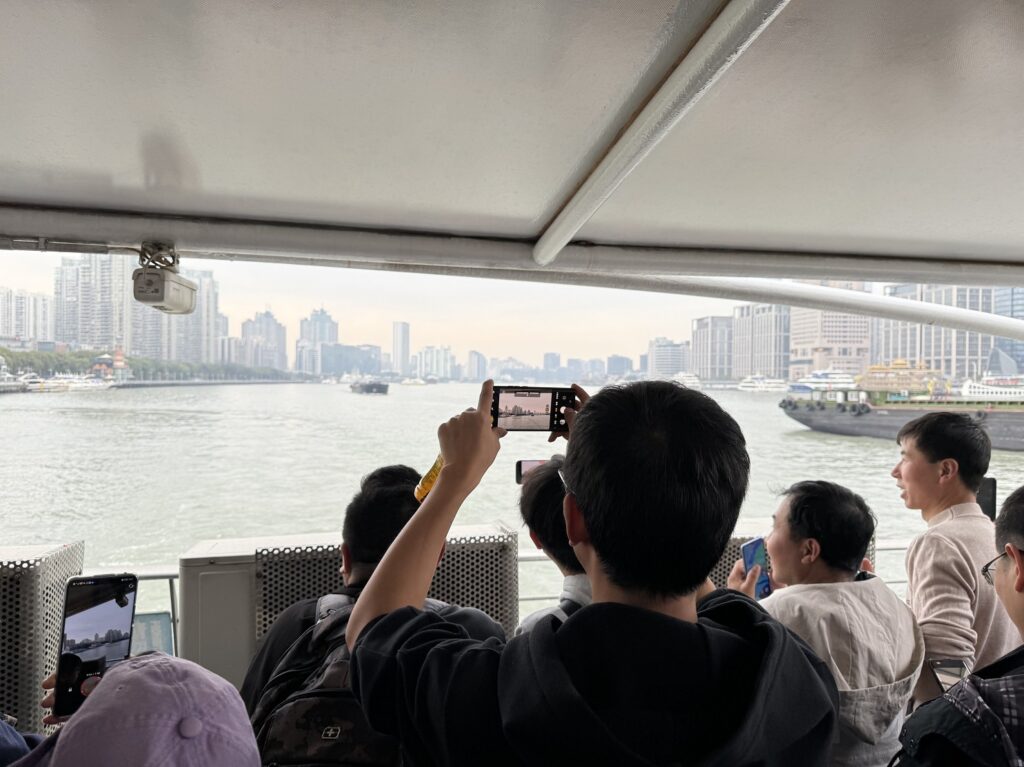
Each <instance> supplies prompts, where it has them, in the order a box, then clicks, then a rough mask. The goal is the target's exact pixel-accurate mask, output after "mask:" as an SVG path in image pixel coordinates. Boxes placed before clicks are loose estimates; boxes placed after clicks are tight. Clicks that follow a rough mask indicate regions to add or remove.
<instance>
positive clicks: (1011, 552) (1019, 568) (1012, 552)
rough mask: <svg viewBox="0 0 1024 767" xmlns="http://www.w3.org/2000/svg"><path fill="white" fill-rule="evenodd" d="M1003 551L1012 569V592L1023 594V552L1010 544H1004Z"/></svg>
mask: <svg viewBox="0 0 1024 767" xmlns="http://www.w3.org/2000/svg"><path fill="white" fill-rule="evenodd" d="M1005 551H1006V555H1007V556H1008V557H1009V558H1010V563H1011V566H1012V567H1013V573H1012V576H1013V590H1014V591H1016V592H1017V593H1018V594H1022V593H1024V552H1021V550H1020V549H1018V548H1017V547H1016V546H1014V545H1013V544H1011V543H1008V544H1006V548H1005Z"/></svg>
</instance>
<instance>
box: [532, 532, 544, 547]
mask: <svg viewBox="0 0 1024 767" xmlns="http://www.w3.org/2000/svg"><path fill="white" fill-rule="evenodd" d="M530 540H531V541H533V545H534V546H536V547H537V548H538V549H543V548H544V547H543V546H541V545H540V538H538V537H537V533H535V532H533V530H530Z"/></svg>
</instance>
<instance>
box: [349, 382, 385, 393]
mask: <svg viewBox="0 0 1024 767" xmlns="http://www.w3.org/2000/svg"><path fill="white" fill-rule="evenodd" d="M350 388H351V389H352V391H354V392H355V393H356V394H387V393H388V385H387V384H386V383H384V382H383V381H356V382H354V383H353V384H351V386H350Z"/></svg>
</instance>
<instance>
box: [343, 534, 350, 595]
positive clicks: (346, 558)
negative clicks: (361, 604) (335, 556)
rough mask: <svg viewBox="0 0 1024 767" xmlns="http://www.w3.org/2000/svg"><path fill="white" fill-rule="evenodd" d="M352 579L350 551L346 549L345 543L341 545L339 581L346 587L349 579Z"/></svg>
mask: <svg viewBox="0 0 1024 767" xmlns="http://www.w3.org/2000/svg"><path fill="white" fill-rule="evenodd" d="M351 577H352V550H351V549H350V548H349V547H348V544H347V543H343V544H341V579H342V580H343V581H344V582H345V585H346V586H347V585H348V580H349V578H351Z"/></svg>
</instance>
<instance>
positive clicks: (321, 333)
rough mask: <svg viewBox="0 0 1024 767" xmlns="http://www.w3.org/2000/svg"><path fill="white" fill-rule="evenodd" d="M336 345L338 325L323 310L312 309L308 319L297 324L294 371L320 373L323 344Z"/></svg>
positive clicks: (311, 373)
mask: <svg viewBox="0 0 1024 767" xmlns="http://www.w3.org/2000/svg"><path fill="white" fill-rule="evenodd" d="M336 343H338V323H337V322H335V321H334V320H333V319H331V315H330V314H328V313H327V311H326V310H325V309H314V310H313V311H312V312H311V313H310V315H309V318H308V319H304V320H301V321H300V322H299V340H298V341H296V342H295V369H296V370H297V371H299V372H300V373H309V374H310V375H319V374H320V373H321V372H322V355H321V349H320V347H321V346H322V345H323V344H336Z"/></svg>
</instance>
